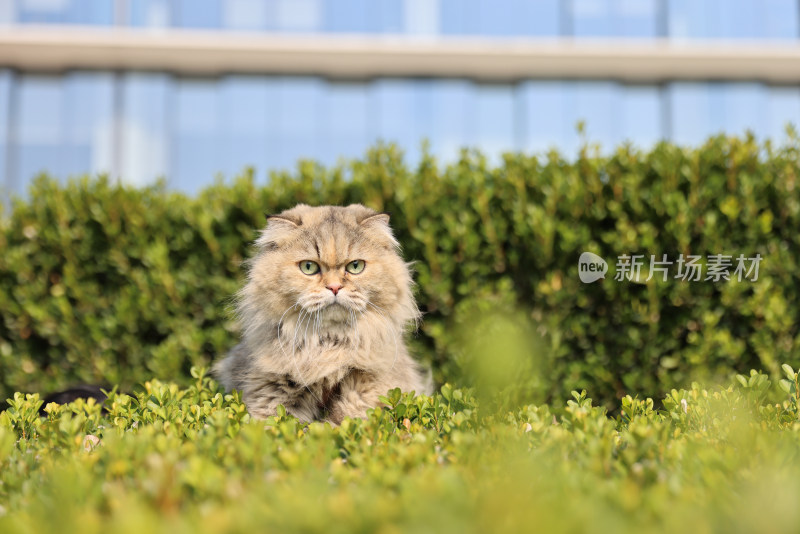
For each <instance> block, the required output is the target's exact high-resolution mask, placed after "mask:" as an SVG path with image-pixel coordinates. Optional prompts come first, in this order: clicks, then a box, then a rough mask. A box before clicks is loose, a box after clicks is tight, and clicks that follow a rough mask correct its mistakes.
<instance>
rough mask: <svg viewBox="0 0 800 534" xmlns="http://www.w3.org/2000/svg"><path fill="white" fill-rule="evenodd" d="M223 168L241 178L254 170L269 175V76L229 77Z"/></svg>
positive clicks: (224, 85) (223, 89)
mask: <svg viewBox="0 0 800 534" xmlns="http://www.w3.org/2000/svg"><path fill="white" fill-rule="evenodd" d="M219 90H220V99H221V101H220V111H221V114H220V119H221V124H220V127H219V135H221V136H222V139H221V140H220V141H221V147H220V148H221V160H220V169H221V170H222V171H223V173H224V174H225V176H238V175H240V174H241V173H242V171H243V170H244V169H245V168H246V167H253V168H254V169H255V170H256V171H257V172H258V173H262V174H263V175H264V176H265V175H266V172H267V150H266V147H267V143H268V140H269V129H268V128H269V123H268V121H269V106H270V104H271V103H270V102H269V96H270V95H269V89H268V81H267V77H266V76H228V77H226V78H225V79H224V80H223V81H222V82H221V84H220V89H219Z"/></svg>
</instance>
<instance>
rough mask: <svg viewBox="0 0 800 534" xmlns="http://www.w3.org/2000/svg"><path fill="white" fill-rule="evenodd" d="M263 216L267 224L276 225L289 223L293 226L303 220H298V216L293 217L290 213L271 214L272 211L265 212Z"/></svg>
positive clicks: (299, 224)
mask: <svg viewBox="0 0 800 534" xmlns="http://www.w3.org/2000/svg"><path fill="white" fill-rule="evenodd" d="M264 216H265V217H266V218H267V223H268V224H277V225H284V224H285V225H290V226H293V227H295V228H297V227H298V226H302V224H303V221H301V220H300V217H295V216H291V215H282V214H276V215H273V214H272V213H265V214H264Z"/></svg>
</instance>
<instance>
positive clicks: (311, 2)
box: [269, 0, 323, 32]
mask: <svg viewBox="0 0 800 534" xmlns="http://www.w3.org/2000/svg"><path fill="white" fill-rule="evenodd" d="M273 2H275V4H274V10H275V11H274V13H275V15H274V20H273V21H272V22H271V23H270V24H269V28H270V29H275V30H280V31H297V32H313V31H319V30H321V29H322V19H323V6H322V3H321V2H322V0H273Z"/></svg>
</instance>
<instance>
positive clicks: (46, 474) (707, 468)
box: [0, 366, 800, 534]
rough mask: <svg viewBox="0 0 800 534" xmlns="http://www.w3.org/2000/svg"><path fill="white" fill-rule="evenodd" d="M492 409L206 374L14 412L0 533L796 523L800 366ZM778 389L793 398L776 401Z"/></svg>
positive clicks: (694, 527) (459, 393)
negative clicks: (315, 415)
mask: <svg viewBox="0 0 800 534" xmlns="http://www.w3.org/2000/svg"><path fill="white" fill-rule="evenodd" d="M783 372H784V374H785V375H786V378H785V379H784V380H783V381H782V382H781V383H780V384H779V386H780V387H779V388H777V387H772V386H771V383H770V380H769V379H768V378H767V376H766V375H763V374H761V373H757V372H755V371H753V372H751V374H750V375H749V376H742V375H740V376H738V377H737V378H736V380H735V381H734V382H733V384H731V385H729V386H726V387H714V388H710V389H706V388H702V387H700V386H699V385H697V384H693V385H692V387H691V388H690V389H688V390H673V391H672V392H670V393H669V394H668V395H667V397H666V398H665V399H663V405H664V409H663V410H656V409H654V403H653V401H652V400H651V399H649V398H648V399H645V400H640V399H636V398H631V397H628V396H626V397H624V398H623V399H622V405H621V408H620V415H619V417H617V418H610V417H608V415H607V413H606V410H605V409H604V408H602V407H598V406H596V405H594V404H593V403H592V400H591V399H589V398H587V397H586V394H585V393H580V394H579V393H573V398H572V399H571V400H569V401H568V402H567V403H566V405H558V406H557V407H555V408H550V407H548V406H546V405H542V406H534V405H530V406H525V407H522V408H519V409H515V410H513V411H509V412H494V411H492V412H490V411H488V410H486V409H484V408H482V407H481V406H480V405H478V403H477V401H476V400H475V397H474V396H473V394H472V392H471V391H469V390H463V389H453V388H451V387H449V386H447V385H446V386H444V387H443V388H442V389H441V392H440V393H437V394H436V395H434V396H433V397H419V398H411V397H409V396H408V395H401V394H400V392H399V391H391V392H388V393H387V396H386V397H385V399H384V400H385V403H386V404H387V406H388V407H387V408H382V409H376V410H373V411H372V412H370V414H369V417H368V418H367V419H366V420H346V421H345V422H344V423H343V424H342V425H341V427H339V428H331V427H330V426H327V425H323V424H321V423H313V424H311V425H307V426H306V425H302V424H300V423H298V421H297V420H296V419H294V418H292V417H287V416H286V415H285V414H282V415H280V416H278V417H274V418H271V419H270V420H268V421H266V422H264V421H253V420H251V419H250V418H249V416H248V415H247V414H246V411H245V408H244V406H243V404H242V403H241V400H240V399H239V397H238V396H237V395H223V393H222V392H220V391H219V390H218V389H217V386H216V385H215V384H214V383H213V382H212V381H210V380H209V379H208V378H207V377H205V376H204V374H203V372H202V371H196V370H195V371H193V377H194V378H193V384H191V385H189V386H188V387H186V388H181V387H178V386H177V385H174V384H164V383H161V382H158V381H152V382H147V383H145V384H144V387H143V390H142V391H140V392H138V393H136V394H135V395H133V396H128V395H122V394H116V393H113V394H112V395H111V396H110V397H109V399H108V401H107V402H106V404H105V408H106V409H107V412H106V413H103V412H102V411H101V407H100V406H98V405H96V404H94V403H93V402H90V403H84V402H82V401H78V402H76V403H74V404H72V405H68V406H57V405H50V406H48V407H46V411H47V414H48V415H47V417H44V418H40V417H39V416H38V409H39V407H40V404H41V401H40V400H39V399H38V396H37V395H29V396H24V395H22V394H17V395H15V397H14V399H12V400H11V401H10V404H11V407H10V408H9V410H7V411H5V412H3V413H0V532H3V533H8V534H11V533H17V532H18V533H25V534H28V533H31V532H62V531H63V532H81V533H85V534H92V533H98V534H99V533H103V534H106V533H108V532H119V533H126V532H131V533H134V532H135V533H141V532H171V533H179V532H192V533H198V534H203V533H218V532H223V531H224V532H263V531H273V530H274V531H278V532H314V531H320V532H322V531H324V532H342V533H352V532H376V531H377V532H403V531H407V532H441V533H447V532H454V533H456V532H457V533H463V532H487V531H504V532H513V531H541V532H567V531H569V532H638V533H641V532H651V531H663V532H712V531H713V532H795V531H796V528H797V524H798V522H800V509H798V507H797V502H798V500H800V463H798V457H800V422H798V413H799V412H798V405H799V404H800V399H798V375H797V374H796V373H795V372H794V370H793V369H791V368H789V367H788V366H784V370H783ZM773 397H780V398H781V400H779V402H772V401H770V400H769V399H771V398H773Z"/></svg>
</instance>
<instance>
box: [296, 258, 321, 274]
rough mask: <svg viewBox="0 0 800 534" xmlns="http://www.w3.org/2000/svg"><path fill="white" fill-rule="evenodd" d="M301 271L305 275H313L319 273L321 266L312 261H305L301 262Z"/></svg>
mask: <svg viewBox="0 0 800 534" xmlns="http://www.w3.org/2000/svg"><path fill="white" fill-rule="evenodd" d="M300 270H301V271H303V274H307V275H309V276H310V275H312V274H317V273H318V272H319V264H318V263H317V262H315V261H311V260H303V261H301V262H300Z"/></svg>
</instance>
